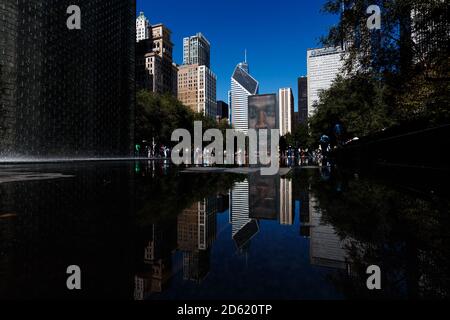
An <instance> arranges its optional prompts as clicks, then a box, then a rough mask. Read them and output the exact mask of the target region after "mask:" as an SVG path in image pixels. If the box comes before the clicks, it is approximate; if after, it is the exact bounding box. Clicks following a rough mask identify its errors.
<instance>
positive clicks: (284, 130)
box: [278, 88, 294, 136]
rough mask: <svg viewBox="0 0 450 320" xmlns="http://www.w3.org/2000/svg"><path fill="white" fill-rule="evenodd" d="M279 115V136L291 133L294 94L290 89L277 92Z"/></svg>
mask: <svg viewBox="0 0 450 320" xmlns="http://www.w3.org/2000/svg"><path fill="white" fill-rule="evenodd" d="M278 104H279V109H280V110H279V115H280V134H281V136H285V135H287V134H289V133H292V129H293V120H294V94H293V93H292V89H291V88H282V89H280V90H279V92H278Z"/></svg>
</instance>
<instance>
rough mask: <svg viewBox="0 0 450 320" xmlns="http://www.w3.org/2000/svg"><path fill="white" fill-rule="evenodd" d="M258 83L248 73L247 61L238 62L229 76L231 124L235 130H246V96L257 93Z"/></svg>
mask: <svg viewBox="0 0 450 320" xmlns="http://www.w3.org/2000/svg"><path fill="white" fill-rule="evenodd" d="M258 91H259V83H258V81H256V80H255V79H254V78H253V77H252V76H251V75H250V73H249V67H248V64H247V61H245V62H242V63H239V64H238V65H237V66H236V68H235V69H234V72H233V75H232V77H231V91H230V96H229V99H230V109H231V124H232V125H233V126H234V128H235V129H236V130H239V131H242V132H245V133H247V132H248V97H249V96H252V95H256V94H258Z"/></svg>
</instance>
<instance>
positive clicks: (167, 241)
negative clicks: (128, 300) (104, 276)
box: [134, 221, 177, 300]
mask: <svg viewBox="0 0 450 320" xmlns="http://www.w3.org/2000/svg"><path fill="white" fill-rule="evenodd" d="M147 236H149V239H147V240H146V246H145V248H144V265H145V266H144V269H145V271H143V272H141V273H138V274H137V275H136V276H135V279H134V282H135V289H134V298H135V299H136V300H142V299H144V298H145V296H146V295H148V294H150V293H160V292H163V291H164V288H166V287H167V285H168V283H169V280H170V279H171V277H172V273H173V271H172V253H173V251H174V250H175V249H176V245H177V242H176V224H175V223H173V221H169V222H167V223H165V224H164V226H162V225H159V224H153V225H152V226H151V227H150V230H149V232H148V233H147Z"/></svg>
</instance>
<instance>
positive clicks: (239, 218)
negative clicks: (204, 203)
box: [230, 180, 251, 237]
mask: <svg viewBox="0 0 450 320" xmlns="http://www.w3.org/2000/svg"><path fill="white" fill-rule="evenodd" d="M248 195H249V183H248V180H245V181H244V182H238V183H236V184H235V185H234V187H233V190H232V191H231V196H230V202H231V205H230V223H231V226H232V227H231V230H232V231H231V233H232V236H233V237H234V236H235V235H236V233H238V232H239V230H241V229H242V228H243V227H244V226H245V225H246V224H247V223H249V222H250V221H251V219H250V218H249V216H250V211H249V196H248Z"/></svg>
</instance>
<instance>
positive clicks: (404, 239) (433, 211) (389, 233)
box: [309, 172, 450, 298]
mask: <svg viewBox="0 0 450 320" xmlns="http://www.w3.org/2000/svg"><path fill="white" fill-rule="evenodd" d="M317 174H318V173H317ZM317 178H319V177H317ZM309 181H312V182H313V183H312V185H311V187H312V192H313V193H314V194H315V196H316V197H317V198H318V200H319V203H320V207H321V209H322V212H323V214H324V216H323V219H324V222H325V223H330V224H331V225H333V226H334V228H335V229H336V232H337V233H338V234H339V235H340V236H341V238H342V239H347V240H349V243H350V244H349V245H348V248H347V250H348V254H349V257H350V260H351V262H352V270H351V271H352V272H351V281H349V279H348V277H347V275H346V274H342V275H341V276H339V277H335V278H334V279H333V281H334V282H335V283H336V284H337V285H338V286H339V287H340V288H341V289H342V290H343V291H344V292H345V294H346V295H348V296H349V297H354V298H363V297H365V296H368V295H369V294H370V295H371V297H372V298H373V296H372V295H377V296H379V297H380V298H388V297H389V298H393V297H411V298H430V297H444V296H447V295H448V294H449V292H448V288H450V281H449V280H450V279H449V274H450V273H449V272H450V270H449V269H450V268H449V262H450V261H449V257H450V250H449V249H450V239H449V238H448V236H446V235H447V233H448V227H449V226H450V217H449V216H448V212H449V210H448V201H447V200H442V199H436V198H433V197H427V196H423V195H422V196H421V195H419V196H418V195H415V194H410V193H407V192H405V191H403V190H402V191H401V190H398V189H395V188H394V187H390V186H387V185H386V184H381V183H377V182H373V181H368V180H365V179H357V178H354V177H353V178H350V179H349V178H348V177H346V176H340V175H339V174H338V173H336V172H333V173H332V175H331V178H330V179H329V180H327V181H323V180H322V181H321V180H320V179H311V180H309ZM372 264H375V265H379V266H380V267H381V268H382V272H383V284H384V285H383V290H382V291H380V292H376V293H373V292H372V293H369V291H368V290H367V288H366V280H367V277H368V276H367V275H366V269H367V267H368V266H370V265H372Z"/></svg>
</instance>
